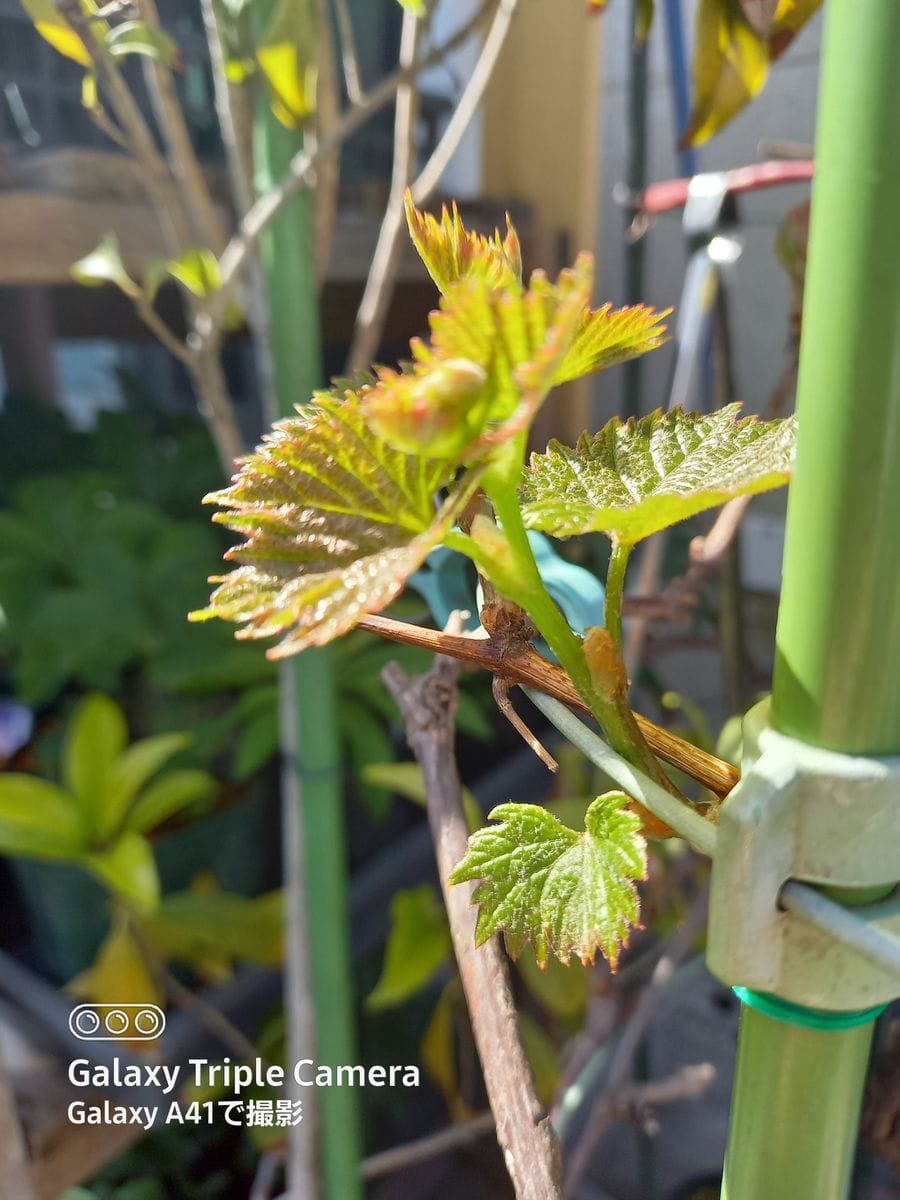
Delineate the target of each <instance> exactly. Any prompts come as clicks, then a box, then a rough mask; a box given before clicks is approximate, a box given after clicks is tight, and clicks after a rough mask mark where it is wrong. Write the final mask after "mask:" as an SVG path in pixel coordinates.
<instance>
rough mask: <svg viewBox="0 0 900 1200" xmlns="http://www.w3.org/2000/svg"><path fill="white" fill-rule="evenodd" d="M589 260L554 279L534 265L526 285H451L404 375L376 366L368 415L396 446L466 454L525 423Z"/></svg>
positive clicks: (568, 334)
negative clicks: (376, 380)
mask: <svg viewBox="0 0 900 1200" xmlns="http://www.w3.org/2000/svg"><path fill="white" fill-rule="evenodd" d="M592 266H593V264H592V260H591V258H590V256H589V255H582V256H580V257H579V259H578V261H577V262H576V263H575V266H574V267H573V268H572V269H571V270H564V271H562V272H561V273H560V275H559V278H558V279H557V281H556V282H555V283H551V282H550V280H548V279H547V278H546V276H545V275H544V274H543V273H542V272H539V271H536V272H535V273H534V274H533V275H532V277H531V280H530V284H529V288H528V290H527V291H524V290H523V289H522V288H521V287H519V286H518V285H516V286H511V287H508V288H506V289H505V290H501V289H498V288H496V287H494V286H491V285H490V284H488V283H486V282H485V281H484V280H478V279H467V280H462V281H460V282H458V283H455V284H454V285H453V286H452V287H451V288H450V289H449V291H448V293H447V294H446V295H445V296H444V297H442V299H441V306H440V308H439V309H438V310H437V311H435V312H433V313H432V314H431V316H430V318H429V322H430V325H431V332H432V336H431V342H430V344H427V345H426V344H425V343H424V342H422V341H421V340H419V339H415V340H414V341H413V342H412V343H411V349H412V353H413V358H414V359H415V364H414V366H413V368H412V371H411V373H407V374H406V375H398V374H397V373H396V372H393V371H381V372H380V373H379V376H380V381H379V384H377V385H376V387H375V388H374V389H373V391H372V393H371V395H370V396H369V397H368V398H367V400H366V412H367V416H368V418H369V420H370V421H371V422H373V423H374V424H375V426H376V428H377V430H378V431H379V432H381V433H382V434H383V435H384V436H386V437H390V439H391V441H392V442H393V443H395V444H397V445H398V446H406V447H409V448H410V449H412V448H413V447H414V446H415V447H418V449H419V452H420V453H421V452H422V450H423V449H426V450H427V449H428V448H429V446H430V444H432V442H433V443H434V444H435V445H437V446H439V447H440V449H441V451H442V452H444V453H447V454H453V455H456V456H461V457H462V458H463V459H464V460H466V461H471V460H472V459H477V458H479V457H483V456H484V455H485V454H487V453H489V452H490V451H491V450H492V449H493V448H494V447H496V446H498V445H501V444H502V443H503V442H505V441H507V440H508V439H509V438H510V437H512V436H513V435H514V434H516V433H518V432H519V431H520V430H522V429H525V428H527V426H528V424H529V423H530V422H531V420H532V419H533V418H534V415H535V414H536V413H537V411H538V409H539V408H540V406H541V403H542V402H543V400H544V398H545V397H546V395H547V393H548V392H549V391H550V389H551V388H552V387H553V385H554V382H555V379H556V374H557V371H558V370H559V367H560V364H561V363H562V361H563V359H564V357H565V355H566V352H567V351H568V349H569V347H570V345H571V344H572V339H573V337H574V336H575V332H576V330H577V329H578V326H579V323H580V322H581V320H582V315H583V313H584V311H585V305H586V303H587V300H588V297H589V296H590V290H591V280H592V273H593V272H592Z"/></svg>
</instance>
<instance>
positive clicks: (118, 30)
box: [106, 21, 178, 67]
mask: <svg viewBox="0 0 900 1200" xmlns="http://www.w3.org/2000/svg"><path fill="white" fill-rule="evenodd" d="M106 48H107V50H108V51H109V52H110V54H112V55H113V57H115V58H120V57H122V56H123V55H126V54H141V55H143V56H144V57H145V58H152V59H153V60H154V61H156V62H161V63H163V64H164V65H165V66H167V67H171V66H174V65H175V64H176V63H177V62H178V47H177V45H176V44H175V42H174V41H173V39H172V38H170V37H169V35H168V34H167V33H166V32H165V30H163V29H160V28H159V26H158V25H148V24H147V22H146V21H124V22H123V23H122V24H121V25H114V26H113V27H112V29H110V31H109V33H108V34H107V35H106Z"/></svg>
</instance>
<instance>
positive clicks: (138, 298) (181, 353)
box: [131, 293, 192, 366]
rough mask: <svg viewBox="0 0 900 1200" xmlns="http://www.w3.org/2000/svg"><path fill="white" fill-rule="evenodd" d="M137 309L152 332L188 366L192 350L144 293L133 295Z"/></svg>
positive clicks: (133, 301)
mask: <svg viewBox="0 0 900 1200" xmlns="http://www.w3.org/2000/svg"><path fill="white" fill-rule="evenodd" d="M131 301H132V303H133V304H134V307H135V311H136V312H137V315H138V316H139V317H140V319H141V320H142V321H143V322H144V324H145V325H146V326H147V328H148V329H149V330H150V332H151V333H152V334H153V335H154V336H155V337H156V338H157V339H158V340H159V341H160V342H161V343H162V344H163V345H164V346H165V348H166V349H167V350H168V351H169V353H170V354H171V355H173V356H174V357H175V358H177V359H178V361H179V362H182V363H184V364H185V366H188V365H189V364H190V362H191V357H192V356H191V352H190V350H189V349H188V348H187V346H186V345H185V344H184V342H183V341H182V340H181V339H180V338H179V337H178V335H177V334H176V333H174V332H173V331H172V329H171V328H170V327H169V326H168V325H167V324H166V322H165V321H164V320H163V319H162V317H161V316H160V315H159V313H158V312H157V311H156V309H155V308H154V307H153V305H152V304H151V303H150V301H149V300H148V299H147V298H146V297H145V296H144V295H142V294H140V295H139V294H137V293H135V294H134V295H131Z"/></svg>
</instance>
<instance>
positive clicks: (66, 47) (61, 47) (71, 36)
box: [21, 0, 92, 67]
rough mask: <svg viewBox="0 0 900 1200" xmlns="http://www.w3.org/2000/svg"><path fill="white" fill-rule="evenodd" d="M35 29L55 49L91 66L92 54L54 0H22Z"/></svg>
mask: <svg viewBox="0 0 900 1200" xmlns="http://www.w3.org/2000/svg"><path fill="white" fill-rule="evenodd" d="M21 3H22V7H23V8H24V9H25V11H26V13H27V14H28V16H29V17H30V18H31V21H32V24H33V25H34V27H35V29H36V30H37V31H38V33H39V34H40V35H41V37H42V38H44V39H45V40H46V41H48V42H49V43H50V45H51V46H52V47H53V49H54V50H56V51H58V52H59V53H60V54H62V55H64V56H65V57H66V58H72V59H74V60H75V62H77V63H81V65H82V66H83V67H89V66H91V62H92V60H91V56H90V53H89V52H88V49H87V47H86V46H85V44H84V42H83V41H82V40H81V38H80V37H79V36H78V34H77V33H76V32H75V30H74V29H73V28H72V26H71V25H70V24H69V22H68V21H67V20H66V19H65V17H61V16H60V15H59V13H58V12H57V11H56V8H55V7H54V5H53V0H21Z"/></svg>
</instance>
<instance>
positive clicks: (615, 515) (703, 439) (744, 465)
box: [523, 404, 796, 544]
mask: <svg viewBox="0 0 900 1200" xmlns="http://www.w3.org/2000/svg"><path fill="white" fill-rule="evenodd" d="M739 411H740V405H739V404H729V405H727V406H726V407H725V408H721V409H719V410H718V411H717V412H714V413H712V414H710V415H709V416H706V415H704V414H702V413H694V412H690V413H686V412H682V411H681V410H680V409H673V410H672V411H671V412H668V413H663V412H661V411H659V410H657V411H656V412H654V413H651V414H650V415H649V416H646V417H642V418H641V419H640V420H639V421H635V420H634V418H631V419H629V420H628V421H627V422H625V423H623V422H622V421H620V420H619V418H618V417H614V418H613V419H612V420H611V421H609V422H608V423H607V424H606V425H605V426H604V427H603V429H601V430H600V432H599V433H595V434H582V436H581V438H580V439H579V441H578V445H577V447H574V448H573V447H569V446H563V445H561V444H560V443H559V442H556V441H553V442H551V443H550V445H549V446H548V447H547V452H546V453H545V454H533V455H532V457H531V462H530V463H529V466H528V469H527V470H526V473H525V482H524V486H523V501H524V503H523V514H524V517H525V522H526V524H527V525H528V526H529V527H530V528H531V529H541V530H543V531H544V532H545V533H549V534H552V535H553V536H554V537H574V536H575V535H577V534H582V533H594V532H596V533H606V534H609V536H611V537H615V538H616V540H617V541H618V542H620V543H625V544H633V543H634V542H638V541H640V540H641V539H642V538H645V537H649V536H650V534H652V533H657V532H658V531H659V530H660V529H665V528H666V527H667V526H669V525H674V524H675V523H676V522H678V521H684V520H686V519H687V518H688V517H690V516H693V515H694V514H695V513H698V512H702V511H703V510H704V509H707V508H715V507H716V506H717V505H720V504H724V503H725V501H727V500H730V499H732V498H733V497H734V496H741V495H750V494H754V493H756V492H764V491H768V490H770V489H772V488H777V487H782V486H783V485H784V484H785V483H787V481H788V477H789V475H790V470H791V464H792V460H793V451H794V435H795V429H796V426H795V422H794V420H793V419H789V420H784V421H758V420H757V419H756V417H752V416H751V417H744V418H743V419H740V420H739V419H738V416H737V414H738V413H739Z"/></svg>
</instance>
